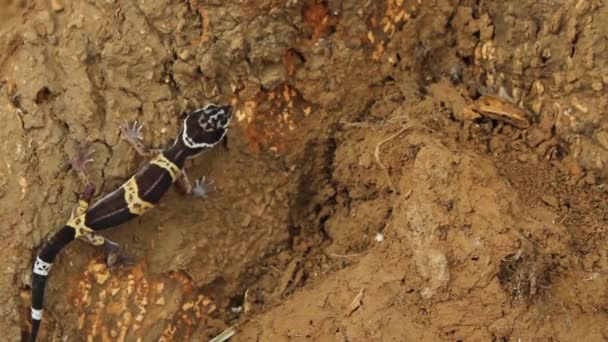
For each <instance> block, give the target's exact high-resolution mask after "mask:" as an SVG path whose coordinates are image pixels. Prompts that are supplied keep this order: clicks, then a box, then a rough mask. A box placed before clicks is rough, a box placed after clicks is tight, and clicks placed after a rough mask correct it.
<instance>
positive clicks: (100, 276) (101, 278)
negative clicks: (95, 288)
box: [95, 272, 110, 285]
mask: <svg viewBox="0 0 608 342" xmlns="http://www.w3.org/2000/svg"><path fill="white" fill-rule="evenodd" d="M108 278H110V272H98V273H95V281H96V282H97V284H99V285H103V283H105V282H106V281H107V280H108Z"/></svg>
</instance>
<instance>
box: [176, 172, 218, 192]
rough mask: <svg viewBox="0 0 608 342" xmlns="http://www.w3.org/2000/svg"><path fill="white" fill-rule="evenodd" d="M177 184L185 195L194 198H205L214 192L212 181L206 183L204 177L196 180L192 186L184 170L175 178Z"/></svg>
mask: <svg viewBox="0 0 608 342" xmlns="http://www.w3.org/2000/svg"><path fill="white" fill-rule="evenodd" d="M177 184H178V185H179V187H180V188H181V189H182V190H183V191H184V192H185V193H186V194H188V195H192V196H194V197H201V198H207V196H209V193H210V192H212V191H214V190H215V187H214V186H213V180H209V181H207V179H206V178H205V177H204V176H203V177H201V178H199V179H196V180H195V181H194V185H192V183H190V180H189V179H188V175H187V174H186V171H185V170H184V169H182V170H181V171H180V173H179V174H178V176H177Z"/></svg>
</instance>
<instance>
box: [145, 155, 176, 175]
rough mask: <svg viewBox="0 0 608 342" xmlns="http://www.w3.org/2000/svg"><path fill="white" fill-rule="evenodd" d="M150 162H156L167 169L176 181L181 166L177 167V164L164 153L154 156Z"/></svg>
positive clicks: (155, 163)
mask: <svg viewBox="0 0 608 342" xmlns="http://www.w3.org/2000/svg"><path fill="white" fill-rule="evenodd" d="M150 164H154V165H156V166H158V167H161V168H163V169H165V170H167V172H169V175H171V179H172V180H174V181H175V178H176V177H177V174H178V173H179V172H180V168H179V167H177V165H175V164H173V162H171V161H170V160H169V159H167V158H165V156H163V154H162V153H159V154H158V155H157V156H156V157H154V159H152V161H150Z"/></svg>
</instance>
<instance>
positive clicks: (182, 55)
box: [178, 49, 192, 61]
mask: <svg viewBox="0 0 608 342" xmlns="http://www.w3.org/2000/svg"><path fill="white" fill-rule="evenodd" d="M191 55H192V53H191V52H190V50H188V49H184V50H182V51H181V52H180V53H179V55H178V57H179V59H181V60H182V61H187V60H188V59H190V56H191Z"/></svg>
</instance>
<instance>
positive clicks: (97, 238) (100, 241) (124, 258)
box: [79, 232, 136, 269]
mask: <svg viewBox="0 0 608 342" xmlns="http://www.w3.org/2000/svg"><path fill="white" fill-rule="evenodd" d="M79 238H80V239H82V240H83V241H86V242H88V243H90V244H91V245H93V246H101V247H103V250H104V252H105V253H106V263H107V264H108V266H109V267H110V268H112V269H113V268H115V267H117V266H120V265H125V266H132V265H135V264H136V260H135V257H133V256H131V255H129V254H127V253H125V248H124V247H122V246H121V245H119V244H118V243H116V242H114V241H112V240H110V239H108V238H105V237H103V236H101V235H98V234H96V233H93V232H88V233H85V234H83V235H82V236H80V237H79Z"/></svg>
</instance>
